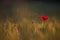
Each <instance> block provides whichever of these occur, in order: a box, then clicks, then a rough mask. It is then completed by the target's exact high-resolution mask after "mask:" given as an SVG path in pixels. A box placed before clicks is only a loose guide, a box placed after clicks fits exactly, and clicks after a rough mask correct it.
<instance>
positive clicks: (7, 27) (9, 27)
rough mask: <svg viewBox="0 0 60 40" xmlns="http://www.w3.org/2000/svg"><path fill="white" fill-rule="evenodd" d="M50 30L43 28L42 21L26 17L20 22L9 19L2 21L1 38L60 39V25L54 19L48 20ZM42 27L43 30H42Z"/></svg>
mask: <svg viewBox="0 0 60 40" xmlns="http://www.w3.org/2000/svg"><path fill="white" fill-rule="evenodd" d="M46 23H47V25H45V27H46V26H47V27H48V32H46V31H45V30H43V26H42V23H38V22H37V21H34V20H33V22H32V21H31V20H29V19H27V18H24V19H23V20H22V21H21V22H19V23H16V24H15V23H12V22H11V21H9V20H7V21H6V22H4V23H3V22H1V23H0V40H60V38H59V37H60V25H59V23H58V22H57V21H56V20H54V22H52V21H50V20H49V21H48V22H46ZM40 29H41V30H40Z"/></svg>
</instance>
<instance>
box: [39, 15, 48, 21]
mask: <svg viewBox="0 0 60 40" xmlns="http://www.w3.org/2000/svg"><path fill="white" fill-rule="evenodd" d="M40 18H41V20H48V16H41V17H40Z"/></svg>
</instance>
